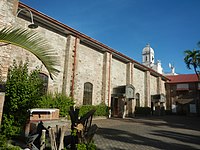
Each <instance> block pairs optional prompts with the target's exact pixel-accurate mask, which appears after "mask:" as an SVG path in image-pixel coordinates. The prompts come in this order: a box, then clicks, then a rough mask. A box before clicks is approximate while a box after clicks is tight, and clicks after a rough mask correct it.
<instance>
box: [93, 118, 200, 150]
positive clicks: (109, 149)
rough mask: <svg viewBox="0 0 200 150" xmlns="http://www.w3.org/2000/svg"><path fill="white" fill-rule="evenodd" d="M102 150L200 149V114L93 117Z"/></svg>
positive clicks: (96, 139)
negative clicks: (96, 118)
mask: <svg viewBox="0 0 200 150" xmlns="http://www.w3.org/2000/svg"><path fill="white" fill-rule="evenodd" d="M93 124H97V126H98V127H99V129H98V131H97V133H96V134H95V136H94V140H95V143H96V145H97V148H98V149H99V150H158V149H162V150H179V149H180V150H197V149H199V150H200V117H187V116H161V117H155V116H150V117H135V118H125V119H121V118H113V119H100V120H93Z"/></svg>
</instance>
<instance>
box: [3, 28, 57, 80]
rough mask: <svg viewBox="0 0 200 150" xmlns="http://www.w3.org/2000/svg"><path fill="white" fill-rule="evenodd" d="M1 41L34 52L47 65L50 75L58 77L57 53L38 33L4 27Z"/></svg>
mask: <svg viewBox="0 0 200 150" xmlns="http://www.w3.org/2000/svg"><path fill="white" fill-rule="evenodd" d="M0 42H3V43H9V44H12V45H16V46H19V47H21V48H23V49H26V50H27V51H29V52H31V53H32V54H34V55H35V56H36V57H37V58H38V59H39V60H40V61H41V62H42V63H43V64H44V66H45V67H46V69H47V70H48V72H49V74H50V77H51V78H53V77H56V76H57V75H58V73H59V70H58V69H56V66H58V64H59V62H58V59H57V54H56V53H55V51H54V50H52V49H51V48H50V47H49V46H48V43H47V41H46V40H44V39H43V38H41V37H40V36H39V35H38V34H37V33H35V32H33V31H30V30H28V29H22V28H11V27H9V28H3V29H2V30H0Z"/></svg>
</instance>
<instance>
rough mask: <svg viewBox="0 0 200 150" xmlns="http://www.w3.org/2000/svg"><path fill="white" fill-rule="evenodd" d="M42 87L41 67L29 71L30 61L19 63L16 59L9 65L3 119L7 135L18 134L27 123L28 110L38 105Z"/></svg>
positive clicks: (4, 130)
mask: <svg viewBox="0 0 200 150" xmlns="http://www.w3.org/2000/svg"><path fill="white" fill-rule="evenodd" d="M42 87H43V82H42V80H41V79H40V77H39V69H35V70H33V71H32V72H30V73H29V72H28V61H26V62H25V63H24V64H23V62H20V64H19V65H17V63H16V62H15V61H14V63H13V66H11V67H9V71H8V76H7V82H6V97H5V102H4V108H3V109H4V110H3V113H4V114H3V121H2V126H3V128H2V130H3V132H4V133H5V132H6V135H7V136H12V135H14V134H18V133H19V131H20V129H21V128H22V127H23V126H24V125H25V122H26V120H27V117H28V115H29V114H28V112H27V110H28V109H30V108H33V107H37V106H38V100H39V99H40V97H41V95H42V93H41V92H40V91H42ZM17 128H18V129H17Z"/></svg>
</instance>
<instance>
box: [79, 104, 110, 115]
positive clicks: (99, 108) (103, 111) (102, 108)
mask: <svg viewBox="0 0 200 150" xmlns="http://www.w3.org/2000/svg"><path fill="white" fill-rule="evenodd" d="M93 109H96V111H95V113H94V116H108V106H106V105H105V104H99V105H96V106H94V105H83V106H81V107H80V111H79V116H83V115H84V114H86V113H87V112H88V111H90V110H93Z"/></svg>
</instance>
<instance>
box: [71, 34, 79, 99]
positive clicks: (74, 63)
mask: <svg viewBox="0 0 200 150" xmlns="http://www.w3.org/2000/svg"><path fill="white" fill-rule="evenodd" d="M77 41H78V39H77V37H76V38H75V43H74V50H73V52H74V56H73V57H74V62H73V64H72V86H71V97H72V98H74V80H75V68H76V52H77Z"/></svg>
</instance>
